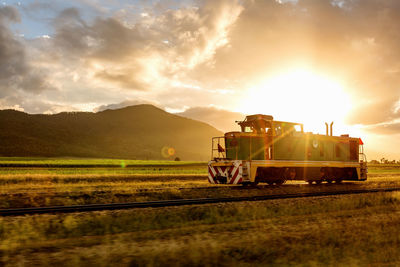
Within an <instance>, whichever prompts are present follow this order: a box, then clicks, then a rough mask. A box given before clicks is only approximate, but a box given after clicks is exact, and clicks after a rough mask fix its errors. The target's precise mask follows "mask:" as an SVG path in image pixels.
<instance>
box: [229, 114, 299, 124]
mask: <svg viewBox="0 0 400 267" xmlns="http://www.w3.org/2000/svg"><path fill="white" fill-rule="evenodd" d="M236 122H237V123H238V124H239V125H241V126H242V125H243V126H247V125H252V124H253V123H254V122H264V123H267V125H270V123H271V122H274V123H287V124H297V125H303V124H302V123H296V122H287V121H274V117H272V116H271V115H264V114H254V115H249V116H246V118H245V120H244V121H236Z"/></svg>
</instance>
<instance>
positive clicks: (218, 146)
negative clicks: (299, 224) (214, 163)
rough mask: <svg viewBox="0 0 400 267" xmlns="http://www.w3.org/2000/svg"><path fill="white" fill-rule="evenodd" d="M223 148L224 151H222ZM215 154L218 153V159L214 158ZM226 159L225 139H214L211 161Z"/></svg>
mask: <svg viewBox="0 0 400 267" xmlns="http://www.w3.org/2000/svg"><path fill="white" fill-rule="evenodd" d="M221 139H222V140H224V142H221ZM216 140H217V141H216ZM215 144H216V146H215ZM222 145H223V146H222ZM221 148H222V150H223V151H221ZM215 152H217V156H216V157H215V156H214V155H215ZM225 158H226V147H225V137H224V136H217V137H213V138H212V144H211V159H225Z"/></svg>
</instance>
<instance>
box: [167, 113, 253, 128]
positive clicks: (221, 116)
mask: <svg viewBox="0 0 400 267" xmlns="http://www.w3.org/2000/svg"><path fill="white" fill-rule="evenodd" d="M175 114H176V115H179V116H182V117H186V118H190V119H193V120H198V121H203V122H207V123H208V124H210V125H212V126H214V127H215V128H217V129H218V130H221V131H224V132H231V131H239V130H240V127H239V125H237V123H236V122H235V121H238V120H243V119H244V118H245V117H246V115H245V114H242V113H239V112H232V111H228V110H223V109H218V108H215V107H193V108H189V109H187V110H185V111H184V112H181V113H175Z"/></svg>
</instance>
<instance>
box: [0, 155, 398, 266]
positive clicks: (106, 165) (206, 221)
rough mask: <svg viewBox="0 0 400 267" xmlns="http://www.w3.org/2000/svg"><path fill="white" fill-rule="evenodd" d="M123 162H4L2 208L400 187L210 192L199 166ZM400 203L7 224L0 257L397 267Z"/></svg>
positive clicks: (232, 207) (291, 203) (192, 210)
mask: <svg viewBox="0 0 400 267" xmlns="http://www.w3.org/2000/svg"><path fill="white" fill-rule="evenodd" d="M121 161H122V160H101V159H90V160H87V159H85V160H80V159H25V158H0V166H3V167H1V168H0V208H12V207H30V206H49V205H74V204H88V203H110V202H126V201H147V200H162V199H180V198H201V197H223V196H249V195H265V194H278V193H294V192H313V191H329V190H345V189H356V188H372V187H373V188H375V187H394V186H400V166H398V165H391V166H383V165H371V166H369V174H370V175H369V179H368V180H367V181H366V182H346V183H344V184H342V185H335V184H332V185H327V184H326V185H321V186H316V185H314V186H309V185H306V184H305V183H301V182H289V183H287V184H285V185H283V186H265V187H258V188H232V187H229V186H219V187H218V188H215V187H213V186H212V185H209V184H208V183H207V178H206V175H207V172H206V163H204V162H173V161H150V162H144V161H124V162H125V164H123V165H121V164H120V162H121ZM3 163H4V164H3ZM30 163H32V164H31V165H29V164H30ZM2 164H3V165H2ZM118 164H120V165H118ZM23 166H25V167H23ZM399 204H400V193H386V194H368V195H358V196H340V197H320V198H311V199H296V200H276V201H275V200H274V201H263V202H257V203H255V202H251V203H250V202H249V203H248V202H243V203H231V204H213V205H206V206H186V207H174V208H163V209H162V208H151V209H138V210H124V211H108V212H92V213H76V214H68V215H63V214H59V215H34V216H19V217H9V218H0V257H1V260H2V262H3V263H4V264H5V265H9V266H21V265H22V266H23V265H29V266H31V265H40V266H41V265H49V266H50V265H51V266H52V265H55V264H61V265H70V266H76V265H77V264H80V265H101V266H109V265H114V264H116V263H118V264H121V265H127V266H128V265H129V266H137V265H138V266H142V265H147V266H165V265H174V266H187V265H197V266H204V265H219V266H228V265H229V266H231V265H243V266H248V265H265V264H271V265H307V266H309V265H343V266H348V265H367V264H372V265H389V266H392V265H393V266H394V265H398V263H399V262H400V254H399V253H397V251H399V249H400V246H399V241H400V228H398V224H399V223H400V205H399ZM0 266H1V263H0Z"/></svg>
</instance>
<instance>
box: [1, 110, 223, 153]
mask: <svg viewBox="0 0 400 267" xmlns="http://www.w3.org/2000/svg"><path fill="white" fill-rule="evenodd" d="M0 129H1V131H0V155H1V156H49V157H53V156H71V157H105V158H129V159H165V155H164V156H163V153H162V150H163V148H165V147H166V148H173V150H175V151H176V154H174V155H170V156H169V157H168V158H169V159H173V158H175V157H179V158H180V159H182V160H208V159H209V155H210V149H211V137H213V136H220V135H221V134H222V133H221V132H220V131H218V130H217V129H215V128H214V127H212V126H210V125H209V124H207V123H204V122H200V121H196V120H193V119H189V118H184V117H181V116H178V115H175V114H171V113H168V112H166V111H164V110H162V109H160V108H157V107H155V106H153V105H150V104H141V105H135V106H129V107H124V108H121V109H107V110H104V111H99V112H96V113H93V112H61V113H57V114H54V115H47V114H27V113H24V112H21V111H15V110H1V111H0Z"/></svg>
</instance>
